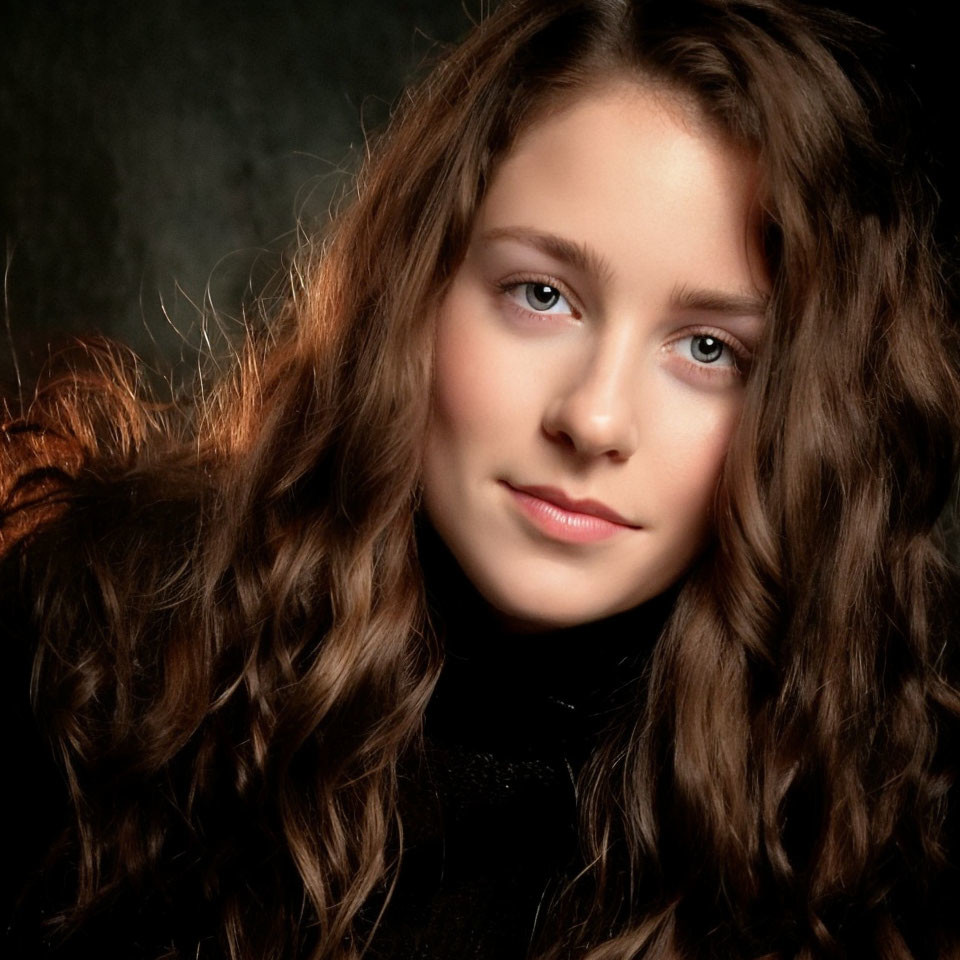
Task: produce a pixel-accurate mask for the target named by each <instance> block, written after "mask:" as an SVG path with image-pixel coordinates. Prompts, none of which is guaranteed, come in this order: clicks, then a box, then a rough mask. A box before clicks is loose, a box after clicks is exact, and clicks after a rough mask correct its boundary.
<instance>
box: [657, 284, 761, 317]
mask: <svg viewBox="0 0 960 960" xmlns="http://www.w3.org/2000/svg"><path fill="white" fill-rule="evenodd" d="M673 299H674V302H675V303H676V304H677V306H678V307H680V308H681V309H683V310H703V311H704V312H706V313H719V314H723V315H724V316H727V317H758V318H760V319H762V318H763V317H765V316H766V313H767V307H768V306H769V303H770V297H769V296H768V295H767V294H765V293H724V292H722V291H720V290H700V289H693V288H690V287H679V288H678V289H676V290H674V292H673Z"/></svg>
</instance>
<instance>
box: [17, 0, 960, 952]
mask: <svg viewBox="0 0 960 960" xmlns="http://www.w3.org/2000/svg"><path fill="white" fill-rule="evenodd" d="M884 69H885V67H884V61H883V57H882V44H881V42H880V40H879V38H878V37H877V36H876V35H874V33H873V32H872V31H871V30H869V29H868V28H866V27H864V26H863V25H862V24H859V23H857V22H855V21H853V20H851V19H849V18H847V17H845V16H843V15H840V14H835V13H830V12H827V11H824V10H821V9H819V8H815V7H808V6H804V5H801V4H799V3H794V2H788V0H558V2H552V3H542V2H540V0H506V2H504V3H503V4H502V5H501V6H500V7H499V9H498V10H497V11H496V12H494V13H493V14H491V15H490V16H489V17H487V18H486V19H485V20H483V21H482V22H481V23H480V24H478V25H477V26H476V28H475V29H474V30H473V31H472V32H471V33H470V34H469V36H468V37H467V39H466V40H465V41H464V42H463V43H462V44H461V45H459V46H458V47H456V48H455V49H453V50H452V51H450V52H449V53H447V54H446V55H445V56H443V57H442V59H440V60H439V61H438V63H437V64H436V66H435V68H434V69H433V70H432V71H431V72H430V73H429V75H428V76H427V77H426V79H425V80H424V81H423V82H422V83H421V84H420V85H419V86H418V87H417V88H416V89H414V90H413V91H412V92H411V93H410V94H409V95H408V96H406V97H405V98H404V99H403V101H402V102H401V103H400V104H399V105H398V108H397V110H396V112H395V115H394V117H393V119H392V121H391V123H390V124H389V126H388V128H387V130H386V131H385V132H384V133H383V135H382V136H381V137H380V138H379V140H378V141H377V142H376V143H375V144H374V145H373V147H372V149H371V151H370V154H369V156H368V158H367V160H366V162H365V163H364V165H363V168H362V169H361V171H360V172H359V174H358V177H357V180H356V190H355V192H354V193H353V194H352V196H351V197H350V198H348V199H347V200H345V201H344V203H343V204H342V206H341V209H340V210H339V211H338V213H337V214H336V216H335V217H334V218H333V219H332V221H331V223H330V224H329V226H328V227H327V229H326V231H325V233H324V234H323V235H322V236H321V237H319V238H317V239H316V240H315V241H314V242H312V243H309V244H307V243H304V244H303V246H302V248H301V249H299V250H298V251H297V252H296V254H295V257H294V260H293V268H292V269H291V271H290V275H289V278H288V282H287V283H286V290H285V294H284V296H283V297H282V298H281V299H280V301H279V303H276V304H274V305H272V306H271V307H270V308H269V310H268V311H267V316H266V322H265V323H264V324H262V325H260V326H257V327H254V326H253V325H252V326H251V329H250V332H249V335H248V337H247V339H246V341H245V342H244V343H243V344H242V346H241V347H240V348H239V349H238V350H237V351H236V352H235V355H233V356H232V359H231V360H230V361H229V363H228V364H227V369H226V370H222V369H221V372H218V373H217V375H216V376H215V377H210V378H207V379H206V380H205V381H204V382H203V383H202V384H201V385H198V387H197V388H196V390H195V391H193V392H192V393H191V394H190V395H189V396H186V397H182V398H180V399H179V400H178V402H177V403H166V404H164V403H160V402H159V401H158V400H157V399H155V398H153V399H151V396H150V392H149V391H148V390H147V389H146V388H145V387H144V385H143V383H142V382H141V380H140V378H139V373H138V368H137V365H136V362H135V361H134V360H132V358H130V357H128V356H127V355H126V354H125V353H124V352H123V351H122V350H120V349H119V348H117V347H114V346H111V345H109V344H104V343H90V344H88V345H87V346H86V347H85V348H84V349H83V351H81V352H82V353H83V357H82V358H81V359H80V360H74V361H71V363H70V364H69V365H68V366H67V367H66V368H64V369H63V370H61V371H60V372H59V373H51V374H50V375H48V376H47V377H45V378H44V380H43V381H42V382H41V383H40V384H39V385H38V387H37V389H36V391H35V393H34V394H33V397H32V400H31V402H30V403H28V404H27V405H26V406H25V407H24V408H23V409H18V410H14V411H11V415H10V416H9V417H8V418H7V422H6V424H5V426H4V432H3V435H2V441H3V442H2V444H0V457H2V467H0V496H2V501H0V503H2V515H0V519H2V526H0V537H2V540H0V544H2V548H3V554H4V560H3V567H2V577H0V589H2V591H3V598H4V600H3V602H4V605H5V607H6V608H7V613H8V623H9V624H11V625H12V632H13V634H14V642H15V643H18V644H20V646H21V647H22V648H24V649H26V650H27V651H28V654H29V658H30V664H31V673H30V682H31V690H30V692H31V700H32V706H33V710H34V711H35V714H36V717H37V722H38V724H39V727H40V729H41V730H42V731H43V735H44V737H45V738H46V741H47V742H48V743H49V747H50V750H51V752H52V755H53V757H54V758H55V760H56V763H57V764H58V765H59V767H60V769H61V770H62V772H63V776H64V777H65V781H66V783H67V786H68V791H69V798H70V804H69V816H68V818H67V819H68V822H67V825H66V827H65V829H64V831H63V833H62V835H60V836H58V837H57V838H56V840H55V842H54V843H53V845H52V847H51V850H50V853H49V855H48V861H47V862H48V867H49V868H50V869H53V868H54V867H57V868H58V869H59V870H60V872H61V875H62V877H63V880H62V882H61V883H60V885H59V886H58V887H57V889H56V891H55V892H56V894H57V897H56V903H55V904H53V905H52V906H50V908H49V909H47V910H46V920H45V921H44V923H45V926H44V931H43V937H44V938H45V939H46V940H47V941H49V942H50V943H51V944H55V945H56V944H69V943H71V942H79V941H80V940H82V938H83V937H84V936H87V937H89V936H91V934H90V931H91V930H95V929H96V928H97V924H98V923H101V922H102V918H103V917H107V916H109V913H110V911H111V910H112V909H116V905H117V904H118V903H120V902H122V900H123V897H125V896H130V895H131V891H132V892H133V895H134V896H136V897H143V898H149V899H150V900H151V902H154V903H157V904H159V905H160V906H159V907H158V911H159V914H160V915H161V916H165V917H167V918H168V920H167V921H166V922H167V923H168V926H167V928H166V930H165V935H166V940H165V942H166V944H167V946H166V947H165V948H164V950H165V952H164V953H163V954H162V955H163V956H166V957H169V958H173V957H178V958H179V957H182V958H184V960H186V958H191V960H192V958H195V957H196V958H203V957H208V956H209V957H216V956H224V957H230V958H231V960H280V958H292V957H298V958H299V957H303V958H310V960H328V958H329V960H351V958H355V957H357V956H359V954H360V953H361V952H362V951H363V949H364V945H365V943H366V942H367V941H368V939H369V937H370V936H371V935H372V936H375V928H376V919H377V911H378V906H377V905H382V904H383V902H385V900H386V899H387V898H388V895H389V890H390V885H391V883H392V881H393V879H394V877H395V875H396V870H397V864H398V860H399V858H400V856H401V855H402V822H401V821H400V819H399V816H398V811H397V804H396V792H397V769H398V762H399V760H400V758H402V757H403V756H405V755H406V754H407V753H408V752H410V751H413V752H415V751H416V750H417V749H418V734H419V731H420V728H421V721H422V717H423V712H424V709H425V706H426V704H427V702H428V700H429V698H430V695H431V691H432V689H433V686H434V683H435V682H436V679H437V676H438V673H439V670H440V667H441V663H442V650H441V648H440V647H441V645H440V643H439V640H438V631H437V629H436V624H435V623H433V622H431V617H430V613H429V610H428V606H427V603H426V599H425V586H424V582H423V571H422V568H421V565H420V562H419V560H418V555H417V541H416V538H415V521H416V517H417V514H418V512H419V510H420V500H421V471H420V462H421V454H422V448H423V441H424V435H425V431H426V425H427V422H428V417H429V413H430V406H429V403H430V400H429V398H430V387H431V370H432V340H433V319H434V316H435V313H436V306H437V303H438V302H439V300H440V298H442V296H443V293H444V290H445V286H446V284H447V282H448V281H449V279H450V278H451V276H452V274H453V273H454V271H455V270H456V269H457V266H458V265H459V263H460V260H461V259H462V257H463V255H464V252H465V248H466V244H467V241H468V237H469V233H470V229H471V226H472V222H473V218H474V215H475V212H476V210H477V207H478V205H479V203H480V202H481V201H482V198H483V196H484V191H485V189H486V187H487V186H488V184H489V183H490V181H491V178H492V177H493V176H495V174H496V169H497V164H498V161H499V160H500V159H501V158H502V156H503V155H504V154H505V152H507V151H509V149H510V146H511V144H512V143H513V142H514V140H515V139H516V137H517V136H518V135H519V134H521V133H522V132H523V130H524V129H525V128H527V127H528V126H529V125H531V124H534V123H536V122H537V118H538V117H542V116H543V115H544V112H545V111H548V110H550V109H554V108H556V106H557V105H558V104H561V103H564V102H567V101H568V100H569V99H570V98H571V97H575V96H577V95H578V94H579V93H582V92H583V91H585V90H588V89H590V88H591V87H595V86H596V85H598V84H600V83H603V82H604V81H605V80H609V79H622V78H624V77H628V78H630V77H632V78H635V79H636V80H637V81H638V82H641V83H644V84H653V85H655V86H656V87H657V88H660V89H663V90H664V91H666V92H667V93H670V94H673V95H676V96H678V97H681V98H682V99H683V100H684V101H685V102H686V103H688V104H690V106H691V109H692V110H694V111H695V112H696V113H697V115H698V116H699V117H700V118H701V119H702V120H703V121H704V122H705V123H706V124H708V125H709V126H710V127H711V128H712V129H714V130H716V131H717V132H718V133H719V134H720V135H722V136H723V137H725V138H728V139H729V140H730V141H733V142H735V143H737V144H738V145H741V146H744V147H746V148H748V149H749V150H750V151H751V152H752V154H753V155H755V156H756V158H757V164H758V168H759V171H760V181H761V186H760V203H761V206H762V211H763V214H762V221H763V224H762V229H763V238H762V239H763V248H764V250H765V254H766V257H767V260H768V268H769V272H770V276H771V278H772V283H773V286H772V294H771V298H770V307H769V315H768V318H767V327H766V331H765V334H764V337H763V340H762V343H761V345H760V347H759V350H758V352H757V355H756V357H755V359H754V362H753V366H752V370H751V373H750V376H749V378H748V380H747V383H746V385H745V391H744V403H743V410H742V415H741V418H740V421H739V424H738V427H737V430H736V432H735V434H734V436H733V439H732V441H731V444H730V447H729V450H728V454H727V457H726V461H725V464H724V468H723V472H722V475H721V478H720V481H719V484H718V487H717V491H716V500H715V509H714V516H715V534H714V536H713V538H712V539H711V542H710V545H709V546H708V548H707V549H706V551H705V552H704V554H703V555H702V556H701V557H700V558H699V559H698V560H697V562H696V563H695V565H694V567H693V568H692V569H691V570H690V571H689V573H688V574H687V575H686V576H685V579H684V581H683V582H682V584H680V585H679V590H678V593H677V600H676V603H675V606H674V608H673V610H672V612H671V613H670V616H669V617H668V619H667V621H666V624H665V626H664V628H663V631H662V633H661V634H660V635H659V637H658V638H657V639H656V642H655V643H654V645H653V647H652V649H651V650H650V651H649V655H648V657H647V659H646V662H645V667H644V669H643V672H642V676H641V678H640V681H639V682H638V684H637V689H636V692H635V696H634V697H633V699H632V702H631V704H630V706H629V707H628V708H624V709H622V710H621V712H620V714H619V715H618V717H617V721H616V723H615V724H614V725H613V726H612V727H611V729H610V730H609V731H608V733H607V734H606V736H605V739H604V740H603V742H601V743H600V744H598V746H597V747H596V748H595V750H594V752H593V754H592V756H591V758H590V760H589V761H588V762H587V764H586V766H585V768H584V769H583V771H582V773H581V776H580V782H579V786H578V803H579V809H580V818H581V824H580V843H581V858H582V862H581V863H580V864H579V866H577V865H572V867H571V875H570V879H569V883H568V884H567V885H566V887H565V888H564V889H563V890H562V892H561V893H560V894H559V895H558V897H557V901H556V903H554V904H553V906H552V909H551V910H550V911H547V912H548V913H549V915H550V917H549V919H548V920H547V921H546V922H545V923H544V924H543V928H542V930H541V936H540V944H539V947H538V952H539V955H541V956H543V957H545V958H550V960H560V958H573V957H578V958H580V957H584V958H588V960H627V958H641V957H642V958H663V960H667V958H670V960H679V958H681V957H683V958H718V960H719V958H729V957H744V958H748V957H749V958H755V957H756V958H759V957H768V958H778V960H785V958H788V957H791V958H792V957H797V958H809V960H813V958H817V957H834V956H838V957H839V956H871V957H878V958H887V960H908V958H916V960H919V958H933V957H938V958H946V957H953V956H957V955H960V932H958V925H960V924H958V919H957V910H956V904H957V903H958V902H960V881H958V869H960V868H958V864H957V859H956V858H957V856H958V849H957V840H958V837H957V826H956V824H957V820H958V810H957V807H958V804H960V800H958V798H957V794H956V786H955V783H954V780H955V778H956V775H957V769H956V768H957V756H958V749H960V740H958V725H960V688H958V663H957V661H958V641H957V637H956V625H955V620H954V619H953V611H952V607H953V603H954V602H955V599H956V597H957V592H956V587H957V576H956V571H955V567H954V566H953V564H952V563H951V561H950V559H949V556H948V553H947V551H946V548H945V537H944V525H943V514H944V510H945V507H946V506H947V505H948V501H949V498H950V491H951V484H952V481H953V478H954V476H955V475H956V472H957V468H958V424H957V415H958V414H957V411H958V410H960V382H958V371H957V365H956V360H957V357H958V356H960V352H958V346H960V341H958V334H957V330H956V327H955V325H954V324H953V322H952V318H951V311H950V308H949V300H948V298H947V296H946V292H945V289H944V283H943V268H942V264H941V261H940V258H939V256H938V253H937V251H936V249H935V247H934V243H933V239H932V237H933V224H934V216H935V198H934V194H933V191H932V189H931V188H930V185H929V183H928V182H927V180H926V178H925V177H924V175H923V171H922V169H921V168H920V167H919V165H918V162H917V159H916V157H917V151H916V150H915V148H914V147H913V146H912V145H911V142H910V139H909V136H908V130H909V125H908V124H907V123H906V121H905V110H906V103H905V100H904V98H903V97H902V96H900V95H898V94H897V93H896V90H893V91H892V92H891V90H890V89H887V87H888V85H890V86H893V85H892V84H888V82H887V81H888V79H889V75H888V74H887V73H884ZM597 149H602V145H598V147H597ZM222 367H223V364H221V368H222ZM49 896H51V897H53V894H49ZM371 905H372V906H371ZM160 955H161V954H159V953H158V954H157V956H160Z"/></svg>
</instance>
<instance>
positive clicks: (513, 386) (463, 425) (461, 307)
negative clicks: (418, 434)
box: [433, 291, 529, 444]
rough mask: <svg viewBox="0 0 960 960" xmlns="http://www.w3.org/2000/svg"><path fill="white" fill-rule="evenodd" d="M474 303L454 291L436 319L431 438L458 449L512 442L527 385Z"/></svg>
mask: <svg viewBox="0 0 960 960" xmlns="http://www.w3.org/2000/svg"><path fill="white" fill-rule="evenodd" d="M476 299H477V298H476V297H465V296H459V297H458V296H457V295H456V291H452V292H451V294H450V295H449V296H448V297H447V300H446V301H445V303H444V305H443V307H442V308H441V310H440V313H439V316H438V318H437V339H436V352H435V361H434V362H435V367H434V397H433V401H434V402H433V410H434V427H433V432H434V433H437V432H440V433H442V434H443V435H444V436H445V438H446V440H447V441H448V442H453V443H455V444H473V443H475V442H479V441H483V440H484V439H489V440H498V439H499V440H500V441H505V440H507V439H509V434H510V432H511V428H512V430H513V431H514V432H515V431H516V428H517V422H518V413H519V409H518V401H519V400H520V395H521V391H522V389H523V388H524V386H525V385H526V383H528V382H529V381H528V379H527V378H524V377H522V373H521V370H520V369H519V364H518V357H517V356H516V353H515V351H512V350H510V349H509V345H508V344H507V343H506V340H505V338H503V337H500V336H498V335H497V329H496V322H495V318H490V317H487V316H486V315H485V314H484V312H483V309H482V304H478V303H477V302H476Z"/></svg>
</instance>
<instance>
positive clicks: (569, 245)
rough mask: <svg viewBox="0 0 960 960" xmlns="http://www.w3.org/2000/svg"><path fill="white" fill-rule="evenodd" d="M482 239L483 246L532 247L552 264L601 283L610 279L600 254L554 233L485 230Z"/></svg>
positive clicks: (607, 264) (507, 228)
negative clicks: (494, 243) (502, 243)
mask: <svg viewBox="0 0 960 960" xmlns="http://www.w3.org/2000/svg"><path fill="white" fill-rule="evenodd" d="M481 239H482V240H483V241H485V242H490V241H495V240H516V241H517V242H518V243H525V244H527V245H528V246H531V247H535V248H536V249H537V250H539V251H540V252H541V253H545V254H546V255H547V256H548V257H553V259H554V260H559V261H560V262H561V263H566V264H569V265H570V266H571V267H574V268H575V269H576V270H579V271H581V272H582V273H592V274H593V275H594V276H598V277H601V278H603V279H607V278H609V277H610V276H611V275H612V274H613V271H612V270H611V269H610V264H609V263H607V261H606V260H605V259H604V258H603V257H601V256H600V254H598V253H596V252H595V251H593V250H591V249H590V248H589V247H586V246H584V245H583V244H582V243H577V242H576V241H575V240H568V239H567V238H566V237H559V236H557V235H556V234H555V233H542V232H541V231H539V230H531V229H530V228H529V227H501V228H498V229H495V230H488V231H487V232H486V233H484V234H483V236H482V237H481Z"/></svg>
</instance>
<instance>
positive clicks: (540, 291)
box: [523, 283, 563, 310]
mask: <svg viewBox="0 0 960 960" xmlns="http://www.w3.org/2000/svg"><path fill="white" fill-rule="evenodd" d="M523 289H524V291H525V294H526V300H527V303H528V304H529V306H530V307H531V308H532V309H534V310H549V309H551V308H552V307H555V306H556V305H557V304H558V303H559V302H560V300H562V299H563V296H562V294H561V293H560V291H559V290H558V289H557V288H556V287H551V286H550V284H548V283H525V284H524V285H523Z"/></svg>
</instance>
